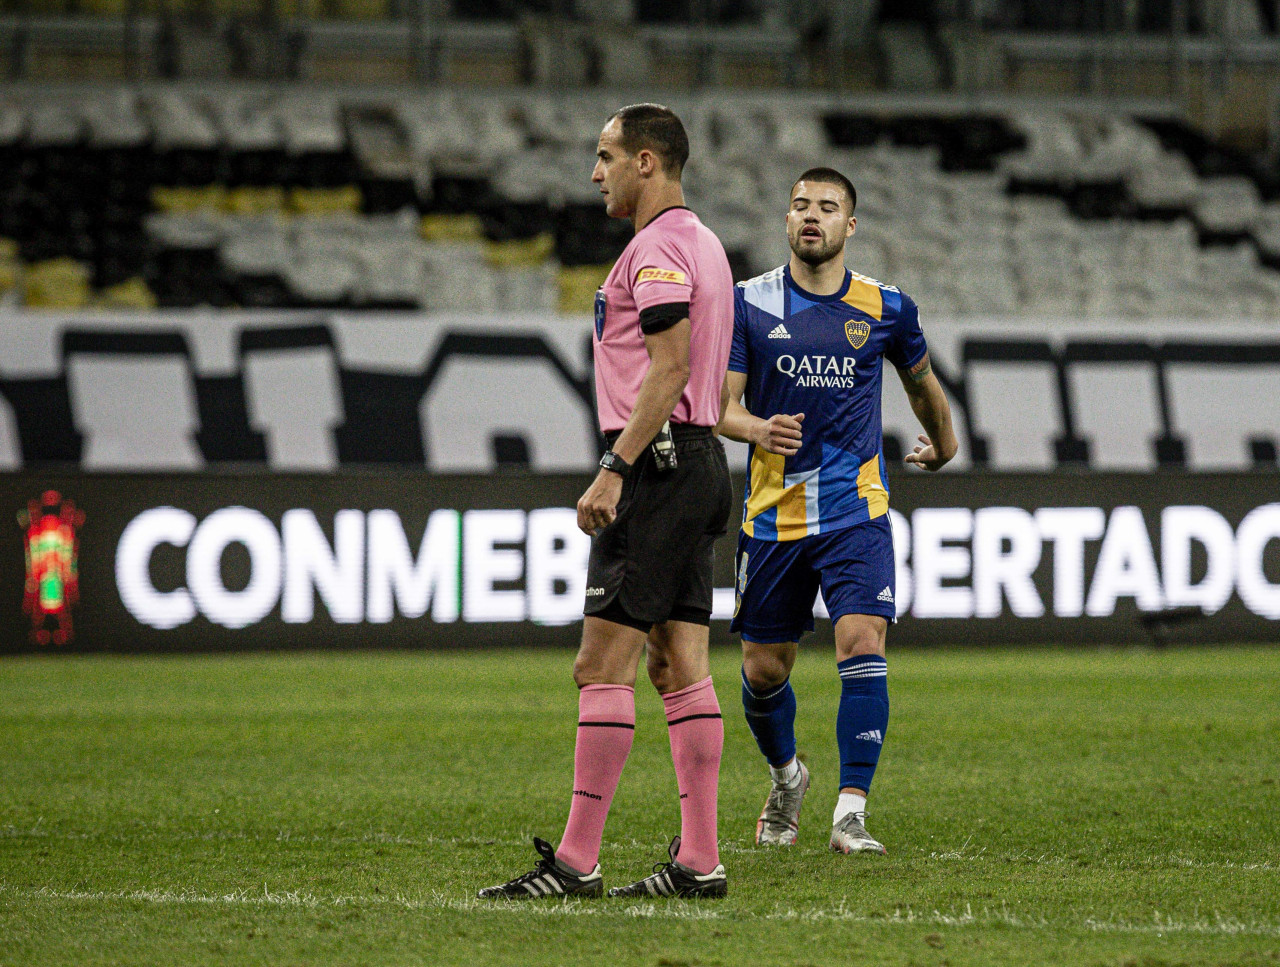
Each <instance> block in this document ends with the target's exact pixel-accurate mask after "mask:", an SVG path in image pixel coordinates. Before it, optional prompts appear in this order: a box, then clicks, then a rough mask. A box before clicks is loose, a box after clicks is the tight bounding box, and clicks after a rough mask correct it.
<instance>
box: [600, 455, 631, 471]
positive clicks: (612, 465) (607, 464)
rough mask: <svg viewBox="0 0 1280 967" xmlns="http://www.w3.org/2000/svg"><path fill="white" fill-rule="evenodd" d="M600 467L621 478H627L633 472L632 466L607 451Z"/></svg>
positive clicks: (601, 459)
mask: <svg viewBox="0 0 1280 967" xmlns="http://www.w3.org/2000/svg"><path fill="white" fill-rule="evenodd" d="M600 466H602V467H604V468H605V469H606V470H612V471H613V472H614V473H616V474H618V476H620V477H625V476H626V475H627V474H628V473H630V472H631V464H629V463H627V461H625V460H623V459H622V457H620V456H618V455H617V454H616V453H614V452H613V451H612V450H606V451H605V454H604V456H603V457H601V458H600Z"/></svg>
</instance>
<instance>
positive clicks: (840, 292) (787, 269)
mask: <svg viewBox="0 0 1280 967" xmlns="http://www.w3.org/2000/svg"><path fill="white" fill-rule="evenodd" d="M782 275H783V278H785V279H786V280H787V285H788V286H790V287H791V289H792V290H793V291H795V292H796V293H798V294H799V295H800V297H801V298H803V299H805V300H806V301H807V302H839V301H840V300H841V299H843V298H844V297H845V296H846V295H848V294H849V283H850V282H852V281H853V273H852V272H850V271H849V270H848V269H845V270H844V284H843V285H841V286H840V288H839V289H837V290H836V291H835V292H833V293H832V294H831V295H815V294H814V293H812V292H810V291H809V290H808V289H806V288H804V287H802V286H801V285H800V284H799V283H798V282H796V280H795V279H793V278H792V277H791V263H790V262H786V263H784V264H783V266H782Z"/></svg>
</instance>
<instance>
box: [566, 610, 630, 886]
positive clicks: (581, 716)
mask: <svg viewBox="0 0 1280 967" xmlns="http://www.w3.org/2000/svg"><path fill="white" fill-rule="evenodd" d="M646 630H647V629H643V628H640V627H632V626H630V625H625V624H618V623H617V622H614V621H607V620H605V619H604V618H597V617H594V616H592V615H587V616H586V617H585V618H584V619H583V622H582V644H581V646H580V647H579V648H578V657H577V659H576V660H575V661H574V663H573V680H574V682H576V683H577V685H578V735H577V741H576V743H575V745H574V753H573V801H572V803H571V804H570V806H569V820H568V822H567V823H566V824H565V829H564V836H563V837H562V838H561V840H560V845H559V847H558V848H557V849H556V859H557V860H558V861H559V862H561V863H562V864H564V865H565V866H567V867H569V868H570V869H574V870H580V871H583V872H588V871H590V870H592V869H594V868H595V865H596V862H597V861H598V860H599V858H600V841H601V839H602V838H603V836H604V824H605V820H606V819H607V818H608V816H609V806H610V805H611V804H612V803H613V794H614V793H615V792H616V791H617V789H618V780H619V779H620V778H621V776H622V767H623V766H624V765H626V762H627V756H628V755H629V754H630V753H631V740H632V738H634V736H635V727H636V702H635V684H636V666H637V664H638V663H639V660H640V651H641V649H643V648H644V641H645V633H646Z"/></svg>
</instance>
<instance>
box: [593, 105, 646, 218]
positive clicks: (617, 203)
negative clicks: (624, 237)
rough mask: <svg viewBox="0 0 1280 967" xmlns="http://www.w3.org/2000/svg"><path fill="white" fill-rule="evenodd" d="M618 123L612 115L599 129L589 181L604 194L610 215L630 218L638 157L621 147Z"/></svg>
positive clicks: (637, 186) (605, 204)
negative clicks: (594, 159) (594, 164)
mask: <svg viewBox="0 0 1280 967" xmlns="http://www.w3.org/2000/svg"><path fill="white" fill-rule="evenodd" d="M621 138H622V123H621V122H620V121H619V120H618V119H617V118H614V119H613V120H612V121H610V122H609V123H608V124H606V125H605V126H604V130H603V131H601V132H600V141H599V143H598V144H597V145H596V166H595V167H594V168H592V169H591V181H592V183H594V184H595V185H596V186H597V187H599V189H600V194H602V195H604V210H605V214H607V215H608V216H609V217H610V218H630V217H631V216H632V215H633V214H634V213H635V208H636V197H637V195H638V194H639V188H640V168H639V165H638V159H637V158H636V157H635V156H633V155H630V154H627V152H626V151H625V150H624V149H623V147H622V143H621Z"/></svg>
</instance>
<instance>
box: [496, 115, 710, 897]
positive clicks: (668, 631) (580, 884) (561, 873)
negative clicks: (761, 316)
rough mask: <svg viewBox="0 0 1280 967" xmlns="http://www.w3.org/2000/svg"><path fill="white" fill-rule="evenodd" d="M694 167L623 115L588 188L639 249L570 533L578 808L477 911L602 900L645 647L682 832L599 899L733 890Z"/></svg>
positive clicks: (599, 387)
mask: <svg viewBox="0 0 1280 967" xmlns="http://www.w3.org/2000/svg"><path fill="white" fill-rule="evenodd" d="M688 157H689V140H688V137H687V136H686V135H685V131H684V126H683V125H682V124H681V123H680V119H679V118H678V117H676V115H675V114H674V113H673V112H672V111H670V110H668V109H667V108H665V107H661V106H659V105H656V104H636V105H633V106H631V107H625V108H623V109H622V110H620V111H618V112H617V113H616V114H614V115H613V117H611V118H610V119H609V122H608V124H606V125H605V127H604V130H603V131H602V132H601V134H600V141H599V144H598V146H597V150H596V165H595V168H594V170H593V171H592V173H591V180H592V181H593V182H594V183H595V184H596V185H598V186H599V188H600V193H601V194H602V195H603V196H604V200H605V210H606V212H607V213H608V214H609V216H610V217H612V218H628V219H630V220H631V222H632V224H633V225H634V226H635V237H634V238H632V240H631V242H630V243H629V244H628V245H627V248H626V250H625V251H624V252H623V253H622V255H621V257H620V258H619V259H618V261H617V263H616V264H615V265H614V267H613V270H612V271H611V272H610V273H609V277H608V279H607V280H606V281H605V284H604V285H603V286H602V287H601V289H600V291H599V292H598V293H597V294H596V304H595V337H594V349H595V370H596V406H597V411H598V414H599V419H600V429H601V431H602V432H603V433H604V435H605V439H606V440H607V441H608V443H609V450H608V451H607V452H606V453H605V455H604V456H603V457H602V458H601V460H600V468H601V469H600V471H599V473H598V474H597V475H596V478H595V480H594V481H593V482H592V484H591V486H590V487H588V488H587V491H586V493H584V494H583V495H582V499H581V500H579V501H578V526H579V527H581V528H582V529H583V530H584V531H586V532H587V533H589V534H592V535H593V536H594V540H593V541H592V544H591V558H590V563H589V564H588V568H587V592H586V607H585V612H586V617H585V619H584V621H583V627H582V644H581V647H580V648H579V650H578V657H577V660H576V661H575V662H574V667H573V678H574V681H575V682H577V684H578V688H579V694H578V733H577V743H576V748H575V752H574V769H573V799H572V804H571V806H570V809H569V821H568V824H567V825H566V827H565V831H564V837H563V839H562V840H561V841H560V845H559V847H557V848H553V847H552V846H551V845H550V844H549V843H547V842H545V841H543V840H541V839H537V838H535V839H534V841H533V842H534V847H535V849H537V851H538V853H539V854H540V855H541V859H540V860H539V861H538V863H537V865H536V866H535V868H534V869H533V870H532V871H530V872H529V873H526V874H524V875H522V876H519V877H516V878H515V879H514V880H511V881H510V882H508V883H504V884H501V885H498V886H493V887H489V888H487V889H484V890H481V891H480V894H479V895H480V896H481V897H482V898H490V897H495V898H496V897H511V898H520V899H524V898H534V897H542V896H562V895H567V894H573V895H578V896H600V895H601V894H602V893H603V891H604V881H603V877H602V876H601V873H600V866H599V863H598V862H597V860H598V858H599V853H600V842H601V838H602V836H603V834H604V824H605V819H606V817H607V816H608V813H609V806H610V804H611V803H612V801H613V794H614V791H615V790H616V789H617V785H618V779H619V777H620V776H621V775H622V767H623V765H624V764H625V763H626V761H627V755H628V753H629V752H630V751H631V740H632V737H633V736H634V734H635V681H636V667H637V665H638V664H639V659H640V655H641V652H646V656H647V665H648V671H649V679H650V681H652V682H653V685H654V687H655V688H656V689H657V690H658V692H659V693H660V694H661V695H662V701H663V705H664V707H665V710H666V716H667V725H668V730H669V733H670V738H671V757H672V759H673V761H674V763H675V772H676V780H677V784H678V787H679V794H680V820H681V823H680V835H679V836H677V837H676V838H675V839H673V840H672V842H671V846H670V848H669V850H668V853H669V856H670V861H669V862H667V863H662V864H660V865H659V866H658V867H657V872H655V873H654V874H653V875H652V876H648V877H645V878H644V879H642V880H639V881H637V882H635V883H632V884H631V885H630V886H624V887H621V888H617V889H613V890H610V891H609V894H610V896H704V897H712V896H724V895H725V893H726V892H727V889H726V880H725V873H724V867H723V866H721V865H720V855H719V850H718V847H717V843H716V794H717V787H718V784H719V774H720V754H721V749H722V747H723V745H724V728H723V723H722V722H721V718H720V705H719V703H718V702H717V700H716V693H715V689H714V688H713V687H712V683H711V669H710V663H709V660H708V655H707V629H708V625H709V623H710V619H711V598H712V593H711V592H712V583H711V564H712V551H713V545H714V543H715V539H716V538H717V537H718V536H719V535H721V534H723V533H725V530H726V526H727V523H728V517H729V511H730V507H731V500H732V497H731V494H730V482H729V471H728V465H727V464H726V462H725V454H724V448H723V446H722V445H721V443H720V442H719V440H718V439H717V438H716V436H715V434H714V432H713V430H714V427H715V426H716V424H717V423H718V422H719V420H720V416H721V412H722V402H721V388H722V385H723V383H724V376H725V371H726V368H727V365H728V358H729V345H730V342H731V340H732V337H733V278H732V275H731V273H730V271H729V263H728V260H727V259H726V258H725V254H724V248H723V247H722V246H721V244H720V241H719V239H717V238H716V236H715V235H714V234H712V232H711V231H710V230H709V229H707V228H706V227H705V226H704V225H703V224H702V222H701V221H699V220H698V217H697V216H696V215H695V214H694V213H693V212H691V211H690V210H689V209H688V208H686V207H685V206H684V193H683V190H682V189H681V186H680V175H681V171H682V169H683V168H684V164H685V161H686V160H688ZM668 426H669V430H668V429H666V428H667V427H668ZM646 644H647V648H646Z"/></svg>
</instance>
